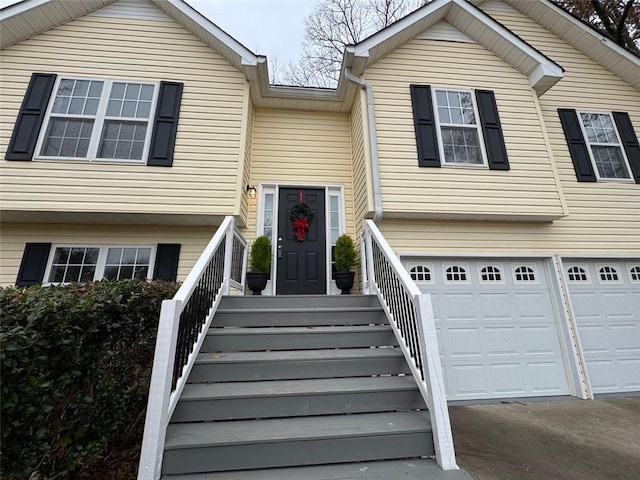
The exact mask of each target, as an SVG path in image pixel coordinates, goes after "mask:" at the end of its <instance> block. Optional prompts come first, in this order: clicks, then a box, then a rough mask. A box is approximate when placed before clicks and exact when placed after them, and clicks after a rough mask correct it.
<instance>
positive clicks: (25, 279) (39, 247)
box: [16, 243, 51, 287]
mask: <svg viewBox="0 0 640 480" xmlns="http://www.w3.org/2000/svg"><path fill="white" fill-rule="evenodd" d="M50 251H51V244H50V243H27V244H26V245H25V247H24V253H23V254H22V262H20V270H18V278H17V279H16V285H17V286H18V287H28V286H29V285H39V284H41V283H42V279H43V277H44V271H45V269H46V268H47V260H48V259H49V252H50Z"/></svg>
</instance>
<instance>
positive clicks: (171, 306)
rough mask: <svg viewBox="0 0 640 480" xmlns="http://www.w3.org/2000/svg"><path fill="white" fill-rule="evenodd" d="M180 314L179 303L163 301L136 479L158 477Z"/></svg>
mask: <svg viewBox="0 0 640 480" xmlns="http://www.w3.org/2000/svg"><path fill="white" fill-rule="evenodd" d="M181 311H182V302H181V301H180V300H163V302H162V309H161V310H160V321H159V323H158V336H157V338H156V350H155V354H154V357H153V370H152V372H151V384H150V386H149V400H148V402H147V415H146V419H145V423H144V437H143V440H142V450H141V452H140V465H139V467H138V480H157V479H159V478H160V469H161V467H162V455H163V452H164V438H165V435H166V432H167V425H168V424H169V418H168V417H169V397H170V395H171V382H172V379H173V366H174V362H175V355H176V343H177V338H178V328H179V325H180V313H181Z"/></svg>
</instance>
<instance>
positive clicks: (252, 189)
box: [247, 185, 258, 198]
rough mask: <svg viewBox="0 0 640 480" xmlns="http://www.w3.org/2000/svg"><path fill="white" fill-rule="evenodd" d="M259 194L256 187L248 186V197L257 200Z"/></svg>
mask: <svg viewBox="0 0 640 480" xmlns="http://www.w3.org/2000/svg"><path fill="white" fill-rule="evenodd" d="M257 194H258V192H257V190H256V187H255V186H254V185H247V195H248V196H249V198H256V196H257Z"/></svg>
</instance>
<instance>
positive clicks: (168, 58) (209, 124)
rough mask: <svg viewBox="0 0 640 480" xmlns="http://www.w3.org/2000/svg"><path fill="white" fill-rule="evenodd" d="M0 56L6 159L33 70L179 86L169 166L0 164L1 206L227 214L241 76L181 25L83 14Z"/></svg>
mask: <svg viewBox="0 0 640 480" xmlns="http://www.w3.org/2000/svg"><path fill="white" fill-rule="evenodd" d="M167 18H168V17H167ZM0 55H1V57H0V58H1V61H2V71H1V73H0V100H1V101H0V155H2V157H4V153H5V151H6V147H7V144H8V142H9V138H10V136H11V132H12V130H13V125H14V121H15V119H16V116H17V113H18V110H19V108H20V104H21V102H22V98H23V95H24V93H25V90H26V88H27V85H28V82H29V79H30V77H31V74H32V72H51V73H56V74H58V75H64V76H77V77H90V78H94V77H95V78H117V79H126V80H141V81H154V82H157V81H160V80H170V81H179V82H184V94H183V98H182V105H181V109H180V120H179V126H178V134H177V140H176V147H175V154H174V162H173V167H171V168H162V167H147V166H146V165H139V164H127V163H106V162H87V161H82V160H78V161H32V162H8V161H4V160H3V161H1V162H0V165H1V171H0V172H1V177H2V178H1V183H0V189H1V190H2V193H1V200H2V206H3V209H6V210H36V211H84V212H116V213H121V212H130V213H138V212H143V213H175V214H180V213H191V214H206V215H214V214H221V215H224V214H231V213H233V210H234V199H235V198H236V184H237V177H238V166H239V165H240V163H241V159H240V158H239V155H240V150H241V148H240V147H241V145H240V142H241V136H242V135H241V130H242V118H243V96H244V88H245V79H244V77H243V75H242V74H241V73H240V72H239V71H237V70H236V69H235V68H234V67H233V66H232V65H231V64H229V63H228V62H227V61H226V60H225V59H224V58H223V57H222V56H220V55H219V54H217V53H216V52H215V51H213V50H212V49H211V48H210V47H208V46H207V45H205V44H204V43H202V42H201V41H200V40H198V39H197V38H196V37H194V36H193V35H191V34H190V33H189V32H187V31H186V30H185V29H184V28H183V27H181V26H180V25H178V24H177V23H175V22H166V21H161V22H160V21H152V20H141V19H125V18H109V17H101V16H95V15H89V16H86V17H82V18H80V19H77V20H74V21H72V22H69V23H67V24H65V25H62V26H60V27H57V28H55V29H53V30H50V31H48V32H45V33H43V34H40V35H38V36H36V37H33V38H31V39H29V40H26V41H23V42H21V43H18V44H16V45H12V46H10V47H8V48H6V49H5V50H3V51H2V52H1V53H0ZM36 153H37V152H36Z"/></svg>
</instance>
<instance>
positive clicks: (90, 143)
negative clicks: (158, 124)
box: [38, 77, 158, 162]
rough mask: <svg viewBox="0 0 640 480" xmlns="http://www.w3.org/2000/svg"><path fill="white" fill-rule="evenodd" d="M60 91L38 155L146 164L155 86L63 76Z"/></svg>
mask: <svg viewBox="0 0 640 480" xmlns="http://www.w3.org/2000/svg"><path fill="white" fill-rule="evenodd" d="M56 87H57V88H56V89H55V95H53V101H52V102H51V105H50V106H49V110H48V117H47V120H46V122H45V126H44V128H43V129H42V131H43V133H42V134H41V139H40V146H39V150H38V152H39V157H41V158H48V159H70V158H75V159H84V160H126V161H139V162H142V161H143V159H144V158H145V155H146V153H147V151H148V148H149V142H150V139H151V125H150V122H151V120H152V118H151V117H152V112H153V111H154V108H155V103H156V97H157V95H158V85H157V84H155V83H148V82H133V81H123V80H100V79H82V78H68V77H62V78H60V79H59V80H58V82H57V85H56Z"/></svg>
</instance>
